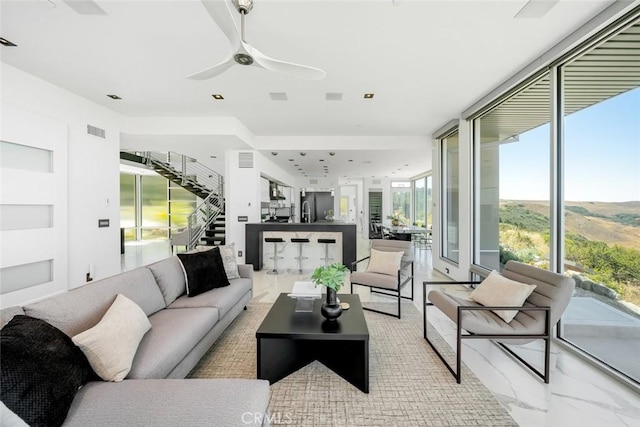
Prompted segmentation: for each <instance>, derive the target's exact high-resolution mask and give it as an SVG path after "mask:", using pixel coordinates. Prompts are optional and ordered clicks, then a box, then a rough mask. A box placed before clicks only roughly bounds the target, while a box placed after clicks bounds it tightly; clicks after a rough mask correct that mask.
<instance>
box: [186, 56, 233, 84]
mask: <svg viewBox="0 0 640 427" xmlns="http://www.w3.org/2000/svg"><path fill="white" fill-rule="evenodd" d="M233 64H235V62H234V61H233V57H232V56H231V57H229V58H227V59H226V60H225V61H223V62H221V63H219V64H217V65H214V66H213V67H209V68H206V69H204V70H202V71H198V72H197V73H194V74H191V75H190V76H187V78H188V79H191V80H206V79H210V78H211V77H215V76H218V75H220V74H222V73H224V72H225V71H227V69H229V67H231V66H232V65H233Z"/></svg>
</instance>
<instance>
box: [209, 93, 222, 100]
mask: <svg viewBox="0 0 640 427" xmlns="http://www.w3.org/2000/svg"><path fill="white" fill-rule="evenodd" d="M211 96H213V99H217V100H218V101H220V100H221V99H224V96H222V95H220V94H219V93H214V94H213V95H211Z"/></svg>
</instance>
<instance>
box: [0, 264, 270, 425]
mask: <svg viewBox="0 0 640 427" xmlns="http://www.w3.org/2000/svg"><path fill="white" fill-rule="evenodd" d="M238 272H239V274H240V278H237V279H231V280H230V282H231V284H230V285H229V286H226V287H222V288H215V289H213V290H210V291H207V292H205V293H203V294H200V295H197V296H195V297H191V298H190V297H188V296H187V295H186V294H185V279H184V273H183V270H182V267H181V264H180V261H179V260H178V258H177V257H175V256H174V257H171V258H167V259H165V260H162V261H160V262H157V263H154V264H151V265H148V266H145V267H140V268H137V269H135V270H131V271H128V272H125V273H122V274H119V275H116V276H113V277H109V278H106V279H103V280H100V281H96V282H92V283H90V284H87V285H85V286H82V287H79V288H76V289H73V290H71V291H69V292H66V293H64V294H59V295H55V296H52V297H49V298H46V299H44V300H41V301H38V302H35V303H32V304H28V305H25V306H24V307H11V308H7V309H4V310H2V312H1V313H0V314H1V317H2V325H1V326H4V325H5V324H6V323H7V322H9V320H10V319H11V318H12V317H13V316H14V315H16V314H26V315H27V316H31V317H35V318H39V319H42V320H45V321H46V322H48V323H50V324H52V325H53V326H55V327H57V328H58V329H60V330H62V331H63V332H64V333H65V334H67V335H69V336H71V337H72V336H74V335H77V334H78V333H80V332H82V331H85V330H87V329H89V328H91V327H93V326H94V325H95V324H97V323H98V322H99V321H100V319H101V318H102V316H103V315H104V314H105V312H106V311H107V310H108V309H109V307H110V306H111V304H112V303H113V301H114V299H115V297H116V295H117V294H119V293H120V294H123V295H124V296H126V297H127V298H129V299H131V300H132V301H134V302H135V303H136V304H138V305H139V306H140V307H141V308H142V310H144V312H145V313H146V315H147V316H148V319H149V321H150V323H151V325H152V327H151V329H150V330H149V331H148V332H147V333H146V334H145V335H144V338H143V339H142V341H141V342H140V345H139V347H138V350H137V352H136V355H135V357H134V360H133V364H132V368H131V371H130V372H129V374H128V376H127V377H126V379H125V380H124V381H122V382H120V383H113V382H103V381H92V382H89V383H88V384H86V385H84V386H83V387H82V388H81V389H80V390H79V391H78V393H77V395H76V397H75V399H74V401H73V404H72V406H71V408H70V410H69V413H68V416H67V418H66V420H65V425H70V426H73V425H78V426H86V425H98V424H105V425H107V424H108V425H154V426H159V425H181V426H185V425H221V426H233V425H248V424H249V425H250V424H252V423H253V424H255V423H258V424H259V423H260V422H261V421H262V420H266V419H267V417H266V416H264V417H262V416H261V415H260V414H266V412H267V405H268V403H269V384H268V382H266V381H262V380H242V379H228V380H227V379H184V378H185V377H186V376H187V374H188V373H189V372H190V371H191V369H192V368H193V367H194V366H195V365H196V363H197V362H198V361H199V360H200V359H201V358H202V356H203V355H204V354H205V353H206V352H207V350H208V349H209V348H210V347H211V345H212V344H213V343H214V342H215V341H216V340H217V339H218V337H220V335H221V334H222V332H224V330H225V329H226V328H227V327H228V326H229V324H230V323H231V322H232V321H233V320H234V319H235V318H236V316H238V314H239V313H241V312H242V310H243V309H244V308H245V306H246V305H247V303H248V302H249V300H250V299H251V297H252V289H253V269H252V266H251V265H238ZM247 414H248V415H247Z"/></svg>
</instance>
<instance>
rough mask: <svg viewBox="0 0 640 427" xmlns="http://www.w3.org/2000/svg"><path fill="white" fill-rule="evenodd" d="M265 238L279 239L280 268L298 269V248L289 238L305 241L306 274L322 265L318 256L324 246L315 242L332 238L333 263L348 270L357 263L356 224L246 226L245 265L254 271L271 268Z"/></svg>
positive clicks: (271, 247)
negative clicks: (337, 263) (281, 242)
mask: <svg viewBox="0 0 640 427" xmlns="http://www.w3.org/2000/svg"><path fill="white" fill-rule="evenodd" d="M265 237H282V239H283V240H284V243H283V244H280V245H279V246H280V249H279V251H278V256H282V257H283V258H282V259H281V260H279V261H278V264H279V266H280V267H279V268H281V269H283V270H284V269H290V268H297V260H296V259H294V258H295V257H296V256H297V244H295V243H291V237H299V238H308V239H309V243H306V244H305V247H304V248H303V250H304V256H305V257H309V259H307V260H304V264H303V267H304V269H305V270H308V269H313V268H315V267H318V266H320V265H322V264H321V263H322V261H320V259H319V258H320V256H322V255H323V254H324V245H321V244H319V243H317V239H318V238H335V239H336V244H335V245H331V246H336V247H335V248H331V250H330V256H333V258H334V260H333V261H332V262H342V263H343V264H344V265H346V266H347V267H349V266H350V265H351V263H352V262H354V261H356V224H348V223H344V222H340V221H318V222H312V223H293V222H289V223H277V222H262V223H252V224H246V228H245V251H246V254H245V262H246V263H247V264H252V265H253V269H254V270H260V269H262V268H270V267H271V265H272V264H271V263H272V262H273V261H272V260H269V257H270V256H273V244H272V243H271V244H270V243H265V241H264V239H265Z"/></svg>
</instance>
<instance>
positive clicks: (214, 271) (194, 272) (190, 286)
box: [178, 247, 229, 297]
mask: <svg viewBox="0 0 640 427" xmlns="http://www.w3.org/2000/svg"><path fill="white" fill-rule="evenodd" d="M178 258H179V259H180V262H181V263H182V268H183V269H184V278H185V281H186V284H187V295H188V296H190V297H194V296H196V295H199V294H201V293H203V292H206V291H210V290H211V289H213V288H222V287H224V286H229V279H228V278H227V273H225V271H224V264H223V263H222V256H220V248H218V247H216V248H213V249H212V250H210V251H204V252H195V253H191V254H178Z"/></svg>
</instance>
